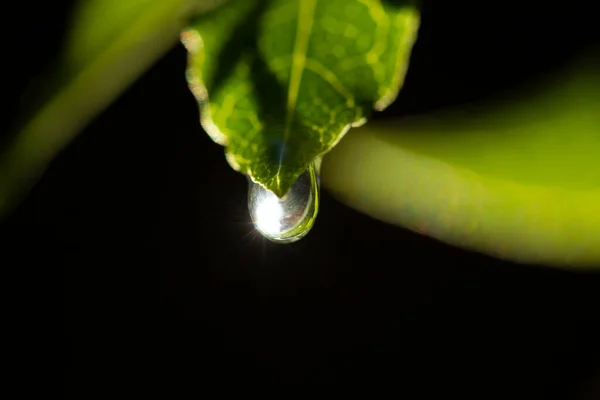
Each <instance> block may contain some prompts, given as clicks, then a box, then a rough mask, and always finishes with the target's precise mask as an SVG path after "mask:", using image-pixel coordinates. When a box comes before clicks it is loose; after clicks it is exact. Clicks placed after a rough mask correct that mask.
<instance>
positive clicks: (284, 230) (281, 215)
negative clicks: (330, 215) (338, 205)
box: [248, 164, 319, 243]
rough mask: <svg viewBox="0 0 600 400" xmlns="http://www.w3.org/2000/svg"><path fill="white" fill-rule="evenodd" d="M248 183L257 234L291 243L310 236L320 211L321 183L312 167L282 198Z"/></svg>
mask: <svg viewBox="0 0 600 400" xmlns="http://www.w3.org/2000/svg"><path fill="white" fill-rule="evenodd" d="M248 181H249V191H248V210H249V211H250V217H251V218H252V222H254V226H255V228H256V230H258V231H259V232H260V233H262V234H263V236H264V237H266V238H267V239H269V240H271V241H274V242H278V243H291V242H295V241H296V240H299V239H301V238H302V237H304V236H305V235H306V234H307V233H308V231H309V230H310V229H311V227H312V226H313V223H314V221H315V218H316V216H317V212H318V210H319V181H318V176H317V172H316V171H315V167H314V165H313V164H311V165H310V166H309V168H308V170H306V171H305V172H304V173H303V174H301V175H300V177H298V179H297V180H296V182H294V183H293V184H292V186H291V187H290V189H289V190H288V192H287V193H286V194H285V196H283V197H281V198H279V197H277V195H276V194H275V193H273V192H271V191H270V190H267V189H265V188H264V187H263V186H262V185H260V184H258V183H254V182H253V181H252V180H251V179H248Z"/></svg>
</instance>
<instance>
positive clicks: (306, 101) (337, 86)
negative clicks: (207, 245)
mask: <svg viewBox="0 0 600 400" xmlns="http://www.w3.org/2000/svg"><path fill="white" fill-rule="evenodd" d="M418 24H419V17H418V12H417V11H416V9H415V7H414V6H413V5H412V1H410V0H408V1H407V0H401V1H393V2H392V1H389V2H382V1H380V0H231V1H230V2H228V3H227V4H226V5H224V6H222V7H220V8H217V9H216V10H214V11H213V12H210V13H206V14H203V15H202V16H201V17H200V18H198V19H196V20H195V21H194V22H193V23H192V24H191V26H190V28H189V29H188V30H187V32H186V33H185V34H184V35H183V41H184V43H185V45H186V47H187V48H188V49H189V51H190V68H189V71H188V72H189V75H188V78H189V82H190V86H191V88H192V90H193V92H194V94H195V95H196V97H197V98H198V100H199V102H200V105H201V106H202V110H201V111H202V124H203V126H204V128H205V130H206V131H207V132H208V133H209V135H210V136H211V137H212V139H213V140H214V141H216V142H217V143H219V144H222V145H224V146H227V160H228V161H229V163H230V165H231V166H232V167H233V168H234V169H236V170H238V171H241V172H242V173H244V174H247V175H249V176H250V177H251V178H252V179H253V180H254V181H255V182H258V183H260V184H262V185H263V186H265V187H266V188H267V189H269V190H271V191H273V192H274V193H276V194H277V195H278V196H283V195H284V194H285V193H286V192H287V190H288V188H289V187H290V186H291V184H292V183H294V181H295V180H296V179H297V178H298V176H299V175H300V174H301V173H303V172H304V171H305V170H306V169H307V167H308V165H309V164H310V163H311V162H312V161H313V160H314V159H315V158H316V157H318V156H320V155H322V154H324V153H325V152H327V151H329V150H330V149H331V148H333V146H335V144H336V143H337V142H338V141H339V140H340V139H341V137H342V136H343V134H344V133H345V132H346V131H347V130H348V129H349V128H350V126H353V125H357V124H362V123H363V122H364V121H365V118H366V117H368V115H369V112H370V110H371V109H372V108H373V107H375V109H378V110H381V109H383V108H385V107H386V106H387V105H389V104H390V103H391V102H392V101H393V100H394V99H395V97H396V94H397V93H398V90H399V88H400V85H401V83H402V81H403V78H404V73H405V71H406V67H407V63H408V57H409V54H410V50H411V48H412V45H413V42H414V40H415V36H416V31H417V27H418ZM207 96H208V97H207Z"/></svg>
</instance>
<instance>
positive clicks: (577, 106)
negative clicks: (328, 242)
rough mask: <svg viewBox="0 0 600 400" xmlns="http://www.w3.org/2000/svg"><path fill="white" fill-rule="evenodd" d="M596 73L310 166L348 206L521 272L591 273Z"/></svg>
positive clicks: (589, 69)
mask: <svg viewBox="0 0 600 400" xmlns="http://www.w3.org/2000/svg"><path fill="white" fill-rule="evenodd" d="M599 71H600V69H599V68H597V66H596V65H593V63H592V64H589V66H584V67H581V68H575V69H573V70H572V71H568V72H567V73H564V74H562V75H561V76H557V77H555V79H556V80H555V82H551V83H549V84H547V85H546V87H547V88H546V89H545V90H543V91H542V92H541V93H537V94H536V95H529V96H526V97H523V98H519V99H516V100H515V99H510V100H508V101H506V102H504V103H503V104H502V102H500V101H498V103H500V104H501V105H496V106H495V107H488V108H487V109H486V108H485V107H484V108H482V109H481V110H479V109H476V108H475V109H468V108H462V109H461V110H455V111H447V112H443V113H439V114H437V115H429V116H422V117H417V118H413V119H405V120H395V121H392V122H389V121H388V122H379V123H371V124H369V125H368V126H366V127H364V128H360V129H357V130H353V131H352V132H351V133H349V134H348V135H347V137H346V139H345V140H344V141H343V142H342V143H341V144H340V145H339V146H338V147H336V149H335V150H334V151H332V152H331V153H330V154H329V155H328V156H327V157H325V159H324V160H323V164H322V177H323V182H324V184H325V185H326V187H328V188H329V189H330V190H331V192H332V193H333V194H334V195H336V196H337V197H338V198H340V199H341V200H342V201H344V202H346V203H347V204H349V205H350V206H352V207H354V208H356V209H358V210H360V211H362V212H364V213H366V214H368V215H370V216H372V217H374V218H377V219H380V220H382V221H386V222H389V223H392V224H398V225H401V226H404V227H407V228H409V229H412V230H415V231H417V232H420V233H423V234H427V235H430V236H432V237H434V238H437V239H440V240H442V241H445V242H448V243H451V244H454V245H457V246H461V247H466V248H469V249H474V250H477V251H480V252H484V253H487V254H492V255H495V256H497V257H501V258H506V259H511V260H516V261H520V262H525V263H540V264H545V265H555V266H562V267H568V268H578V267H579V268H592V267H596V268H597V267H600V72H599Z"/></svg>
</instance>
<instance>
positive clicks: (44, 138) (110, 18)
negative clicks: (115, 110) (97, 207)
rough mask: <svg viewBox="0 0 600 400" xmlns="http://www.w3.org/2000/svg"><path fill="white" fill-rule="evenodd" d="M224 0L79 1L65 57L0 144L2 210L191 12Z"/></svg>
mask: <svg viewBox="0 0 600 400" xmlns="http://www.w3.org/2000/svg"><path fill="white" fill-rule="evenodd" d="M221 3H223V0H82V1H80V2H79V3H78V6H77V8H76V10H75V11H74V13H73V19H72V21H73V23H72V26H71V28H70V31H69V34H68V38H69V39H68V41H67V43H66V44H65V49H64V52H63V54H61V55H60V59H59V63H58V66H59V68H58V69H57V70H56V71H54V72H55V75H54V76H53V77H51V78H52V79H53V81H51V82H44V83H45V84H48V86H46V87H40V88H39V89H40V93H44V92H48V91H49V90H51V91H52V92H51V95H50V96H47V100H46V101H45V102H44V103H43V104H42V105H41V107H39V108H38V109H35V110H27V111H30V115H28V118H27V120H26V123H25V124H23V125H22V126H20V127H18V131H17V132H16V134H15V136H14V138H13V140H12V142H10V143H9V145H8V146H7V147H6V148H3V149H0V215H3V214H5V213H6V212H7V210H8V209H9V208H10V206H12V205H14V204H15V201H17V200H18V198H19V197H20V196H21V195H22V194H23V192H24V191H25V190H27V189H28V188H29V187H30V186H31V185H32V184H33V183H34V182H35V180H36V178H37V177H38V176H39V175H40V174H41V173H42V172H43V171H44V169H45V168H46V166H47V165H48V163H49V162H50V161H51V160H52V158H53V157H54V156H55V155H56V154H57V153H58V152H59V151H60V150H61V149H62V148H63V147H64V146H65V145H66V144H67V143H68V142H69V141H70V140H71V139H72V138H73V137H74V136H75V135H76V134H77V133H78V132H79V131H80V130H81V129H82V128H83V127H84V126H85V125H86V123H88V122H89V121H90V120H91V119H92V118H94V117H95V116H96V115H97V114H98V113H99V112H100V111H102V110H103V109H104V108H105V107H106V106H108V105H109V104H110V103H111V102H112V101H113V100H114V99H115V98H116V97H117V96H118V95H119V94H120V93H121V92H122V91H123V90H125V88H126V87H127V86H128V85H129V84H130V83H131V82H132V81H133V80H135V79H136V78H137V77H138V76H140V75H141V74H142V73H143V72H144V71H145V70H146V69H147V68H148V67H149V66H150V65H152V64H153V63H154V61H156V60H157V59H158V58H159V57H160V56H161V55H162V54H163V53H164V52H165V51H167V50H168V49H169V48H170V47H172V46H173V45H174V44H175V43H177V39H178V38H179V33H180V31H181V29H182V27H183V26H184V23H185V22H186V21H187V18H188V17H189V15H190V14H191V13H194V14H196V13H202V12H205V11H208V10H210V9H212V8H213V7H216V6H218V5H219V4H221Z"/></svg>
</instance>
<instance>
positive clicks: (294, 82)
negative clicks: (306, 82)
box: [276, 0, 317, 189]
mask: <svg viewBox="0 0 600 400" xmlns="http://www.w3.org/2000/svg"><path fill="white" fill-rule="evenodd" d="M316 3H317V0H298V21H297V24H296V40H295V42H294V49H293V51H292V67H291V70H290V80H289V84H288V97H287V108H286V114H285V125H284V130H283V142H282V146H281V149H280V151H279V166H278V169H277V174H276V180H277V187H278V188H279V189H281V167H282V164H283V151H284V146H285V144H286V143H287V141H288V140H289V137H290V133H291V129H292V124H293V122H294V115H295V109H296V101H297V99H298V92H299V90H300V82H301V81H302V74H303V72H304V69H305V64H306V53H307V50H308V43H309V39H310V35H311V32H312V26H313V22H314V19H315V17H314V16H315V7H316Z"/></svg>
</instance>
